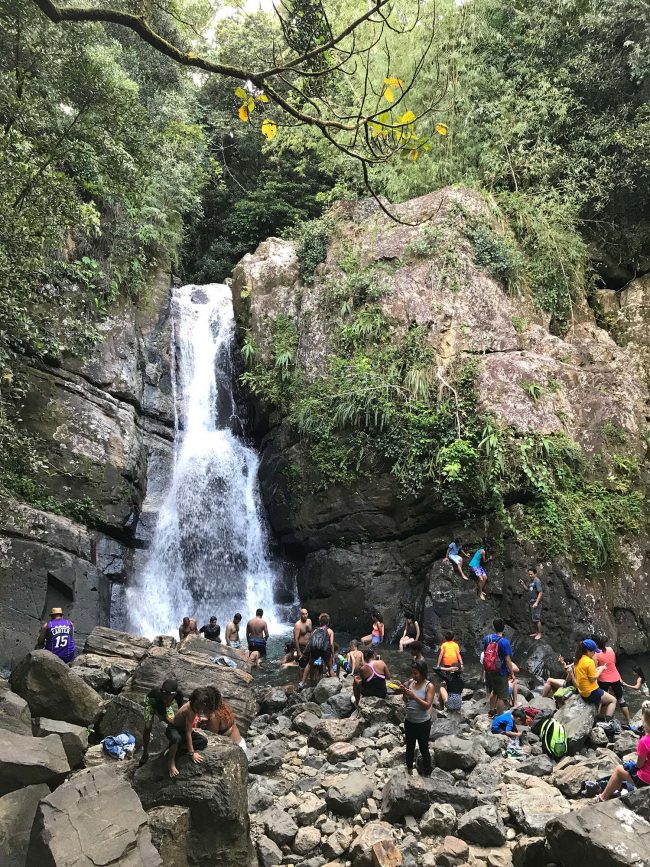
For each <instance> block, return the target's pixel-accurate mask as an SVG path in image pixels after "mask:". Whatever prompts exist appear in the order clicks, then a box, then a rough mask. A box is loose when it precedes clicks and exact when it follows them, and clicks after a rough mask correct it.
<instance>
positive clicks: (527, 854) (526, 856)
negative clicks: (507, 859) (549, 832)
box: [512, 837, 547, 867]
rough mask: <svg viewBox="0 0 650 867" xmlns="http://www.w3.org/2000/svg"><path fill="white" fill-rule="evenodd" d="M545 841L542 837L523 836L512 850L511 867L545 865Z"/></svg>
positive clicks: (538, 866)
mask: <svg viewBox="0 0 650 867" xmlns="http://www.w3.org/2000/svg"><path fill="white" fill-rule="evenodd" d="M546 863H547V859H546V843H545V841H544V838H543V837H523V838H522V839H520V840H517V842H516V843H515V845H514V848H513V850H512V867H545V865H546Z"/></svg>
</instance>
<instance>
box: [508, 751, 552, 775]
mask: <svg viewBox="0 0 650 867" xmlns="http://www.w3.org/2000/svg"><path fill="white" fill-rule="evenodd" d="M554 769H555V762H554V761H553V760H552V759H550V758H549V757H548V756H547V755H546V754H545V753H542V755H539V756H530V757H529V758H526V759H524V760H523V762H519V763H518V765H517V770H518V771H519V773H520V774H530V775H531V776H532V777H547V776H548V775H549V774H552V773H553V770H554Z"/></svg>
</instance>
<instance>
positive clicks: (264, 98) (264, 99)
mask: <svg viewBox="0 0 650 867" xmlns="http://www.w3.org/2000/svg"><path fill="white" fill-rule="evenodd" d="M257 98H258V99H259V101H260V102H268V101H269V98H268V96H267V95H266V94H265V93H260V95H259V96H258V97H257Z"/></svg>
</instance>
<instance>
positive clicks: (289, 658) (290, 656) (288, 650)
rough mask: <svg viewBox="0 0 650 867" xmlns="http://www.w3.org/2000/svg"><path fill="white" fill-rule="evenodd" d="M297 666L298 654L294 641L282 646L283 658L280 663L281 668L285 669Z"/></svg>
mask: <svg viewBox="0 0 650 867" xmlns="http://www.w3.org/2000/svg"><path fill="white" fill-rule="evenodd" d="M295 665H298V653H297V651H296V643H295V641H287V643H286V644H285V645H284V656H283V657H282V661H281V662H280V667H281V668H287V666H295Z"/></svg>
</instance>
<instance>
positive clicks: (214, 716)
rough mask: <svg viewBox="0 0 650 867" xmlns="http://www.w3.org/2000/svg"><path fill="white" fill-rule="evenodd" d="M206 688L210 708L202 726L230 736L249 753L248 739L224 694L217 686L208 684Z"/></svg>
mask: <svg viewBox="0 0 650 867" xmlns="http://www.w3.org/2000/svg"><path fill="white" fill-rule="evenodd" d="M205 690H206V692H207V693H208V697H209V708H208V710H207V711H206V720H205V723H203V722H202V723H201V724H200V725H201V728H202V729H205V730H206V731H209V732H212V733H213V734H215V735H223V736H224V737H228V738H230V740H231V741H232V742H233V743H234V744H237V746H238V747H241V748H242V750H243V751H244V752H245V753H248V747H247V746H246V741H245V740H244V738H243V737H242V736H241V732H240V731H239V728H238V727H237V723H236V722H235V715H234V714H233V712H232V708H231V707H230V705H229V704H228V703H227V702H225V701H224V700H223V696H222V695H221V693H220V692H219V690H218V689H217V688H216V686H206V688H205Z"/></svg>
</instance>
